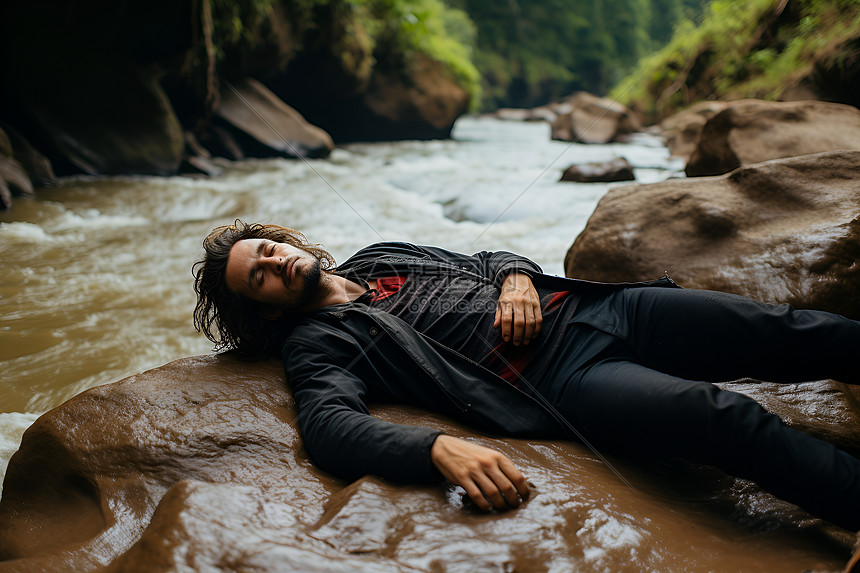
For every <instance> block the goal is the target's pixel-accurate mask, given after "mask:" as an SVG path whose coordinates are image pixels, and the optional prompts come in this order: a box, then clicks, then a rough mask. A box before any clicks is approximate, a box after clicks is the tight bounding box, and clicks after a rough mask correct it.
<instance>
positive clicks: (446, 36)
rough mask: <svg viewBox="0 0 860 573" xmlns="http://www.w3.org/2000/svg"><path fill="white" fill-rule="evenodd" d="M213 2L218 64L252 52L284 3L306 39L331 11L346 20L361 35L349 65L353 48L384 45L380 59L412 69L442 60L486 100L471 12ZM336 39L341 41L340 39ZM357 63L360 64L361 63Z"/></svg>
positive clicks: (423, 5) (329, 0)
mask: <svg viewBox="0 0 860 573" xmlns="http://www.w3.org/2000/svg"><path fill="white" fill-rule="evenodd" d="M200 1H201V2H209V3H210V4H209V5H210V7H211V10H212V28H213V30H212V38H213V44H214V48H215V56H216V60H217V61H218V62H219V63H220V62H223V61H224V60H225V59H226V54H228V53H229V52H231V51H232V52H235V51H236V50H241V51H244V52H246V53H250V52H252V51H253V49H254V48H255V47H256V46H257V44H258V43H259V42H260V37H261V30H262V29H263V26H264V25H265V22H266V19H267V17H268V15H269V14H270V12H271V10H272V7H273V4H274V3H275V2H281V3H282V4H283V6H284V7H285V8H286V10H287V12H288V13H289V16H290V21H291V25H292V28H293V30H292V31H293V33H294V34H295V35H296V37H298V38H300V37H302V36H303V35H306V34H307V33H309V32H310V33H312V31H313V29H314V28H315V27H316V25H317V24H316V21H315V19H316V18H317V17H318V15H319V14H320V13H321V12H322V11H321V10H319V8H323V7H325V8H328V11H327V12H328V13H330V14H333V15H334V17H335V18H338V19H341V20H342V21H341V22H339V25H338V26H336V27H337V28H338V29H339V30H340V31H341V32H342V33H344V34H353V35H356V34H358V33H359V32H360V33H361V37H353V38H349V39H346V38H345V39H344V42H342V43H343V49H340V48H339V47H338V46H333V49H336V50H340V52H341V55H342V60H343V62H344V66H347V67H348V66H349V65H350V63H351V60H354V59H355V54H353V53H352V52H351V51H350V49H349V46H352V45H358V44H360V45H362V46H366V47H367V48H369V49H373V48H375V47H377V46H379V47H381V52H380V53H375V56H376V57H384V58H388V60H389V61H390V62H392V63H393V62H394V61H395V60H397V64H398V65H408V62H409V60H410V58H412V57H413V55H414V54H416V53H421V54H425V55H427V56H429V57H430V58H432V59H434V60H437V61H439V62H441V63H442V64H444V65H445V67H446V68H447V69H448V70H450V71H451V74H452V76H453V78H454V79H455V80H457V82H458V83H459V84H460V85H461V86H462V87H463V88H464V89H466V90H467V91H468V92H469V93H470V94H471V96H472V101H473V102H474V104H477V102H478V101H479V100H480V94H481V85H480V75H479V73H478V70H477V69H476V68H475V66H474V64H473V63H472V56H473V49H474V44H475V35H476V30H475V26H474V24H473V23H472V21H471V20H470V19H469V17H468V16H467V15H466V13H465V12H463V11H462V10H457V9H449V8H447V7H446V6H445V5H444V4H443V3H442V2H441V0H200ZM333 41H335V42H337V38H335V39H334V40H333ZM359 64H360V62H356V63H355V65H359Z"/></svg>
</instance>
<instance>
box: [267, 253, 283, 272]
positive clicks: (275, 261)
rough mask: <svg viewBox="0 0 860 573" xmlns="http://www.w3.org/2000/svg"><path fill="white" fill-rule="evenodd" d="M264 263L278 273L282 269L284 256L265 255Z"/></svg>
mask: <svg viewBox="0 0 860 573" xmlns="http://www.w3.org/2000/svg"><path fill="white" fill-rule="evenodd" d="M265 264H266V266H268V267H270V268H271V269H273V270H274V271H275V272H276V273H280V272H281V271H283V270H284V257H267V258H266V261H265Z"/></svg>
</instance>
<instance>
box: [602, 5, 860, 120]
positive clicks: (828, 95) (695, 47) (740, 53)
mask: <svg viewBox="0 0 860 573" xmlns="http://www.w3.org/2000/svg"><path fill="white" fill-rule="evenodd" d="M858 53H860V1H858V0H791V1H789V0H749V1H748V2H737V1H736V0H714V1H713V2H712V3H711V5H710V7H709V10H708V11H707V13H706V14H705V17H704V18H703V20H702V22H701V24H699V25H698V26H696V25H694V24H693V23H692V22H690V21H685V22H683V23H682V24H681V25H680V26H679V27H678V29H677V30H676V32H675V35H674V37H673V38H672V40H671V41H670V42H669V44H667V45H666V46H665V47H664V48H663V49H662V50H660V51H659V52H657V53H656V54H654V55H652V56H650V57H648V58H645V59H644V60H643V61H642V62H640V64H639V66H638V67H637V69H636V70H635V71H634V72H633V73H632V74H631V75H630V76H628V77H627V78H625V79H623V80H622V81H620V82H619V83H618V84H617V85H616V87H615V88H614V90H613V91H612V94H611V95H612V96H613V97H618V98H620V101H621V102H622V103H625V104H627V105H628V106H630V107H632V108H634V109H636V110H637V111H639V112H640V113H642V114H643V115H644V116H645V117H646V118H648V119H651V120H655V119H660V118H662V117H665V116H666V115H669V114H671V113H673V112H675V111H678V110H679V109H681V108H684V107H686V106H688V105H690V104H692V103H695V102H696V101H701V100H706V99H725V100H732V99H739V98H763V99H770V100H779V99H783V98H797V97H804V96H809V97H821V98H822V99H831V100H834V101H841V102H844V103H850V104H853V105H857V104H858V103H860V101H858V99H857V98H858V97H860V94H857V93H856V85H857V83H856V82H857V75H858V59H860V58H858ZM851 85H854V86H855V88H854V89H851V88H850V86H851ZM852 98H853V99H852Z"/></svg>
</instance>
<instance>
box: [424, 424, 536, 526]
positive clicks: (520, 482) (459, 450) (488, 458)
mask: <svg viewBox="0 0 860 573" xmlns="http://www.w3.org/2000/svg"><path fill="white" fill-rule="evenodd" d="M430 459H431V460H432V461H433V464H434V465H435V466H436V468H437V469H438V470H439V471H440V472H442V475H443V476H445V478H447V479H448V480H449V481H450V482H451V483H453V484H454V485H458V486H460V487H462V488H463V489H465V490H466V494H468V496H469V497H470V498H471V500H472V501H473V502H475V505H477V506H478V507H480V508H481V509H483V510H484V511H489V510H490V509H492V508H496V509H498V510H505V509H510V508H514V507H517V506H519V505H520V501H521V500H523V499H525V498H526V497H528V493H529V487H528V483H527V482H526V478H525V477H524V476H523V474H522V473H520V471H519V470H518V469H517V468H516V467H515V466H514V464H513V462H512V461H511V460H509V459H508V458H507V456H505V455H504V454H501V453H499V452H497V451H496V450H492V449H490V448H485V447H484V446H479V445H478V444H473V443H471V442H467V441H466V440H461V439H460V438H455V437H453V436H447V435H445V434H441V435H439V436H438V437H437V438H436V440H435V441H434V442H433V447H432V448H431V449H430Z"/></svg>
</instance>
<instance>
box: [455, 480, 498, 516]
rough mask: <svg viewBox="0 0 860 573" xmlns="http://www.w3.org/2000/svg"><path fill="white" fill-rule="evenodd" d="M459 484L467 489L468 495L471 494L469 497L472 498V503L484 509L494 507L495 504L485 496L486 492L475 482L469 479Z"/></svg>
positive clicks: (488, 509)
mask: <svg viewBox="0 0 860 573" xmlns="http://www.w3.org/2000/svg"><path fill="white" fill-rule="evenodd" d="M458 485H459V486H460V487H462V488H463V489H464V490H466V495H468V496H469V499H471V500H472V503H474V504H475V505H477V506H478V507H480V508H481V509H483V510H484V511H490V510H491V509H493V506H492V505H491V504H490V502H489V501H488V500H487V498H485V497H484V492H483V491H482V490H481V488H480V487H478V485H477V484H476V483H475V482H473V481H468V482H464V483H461V484H458Z"/></svg>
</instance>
